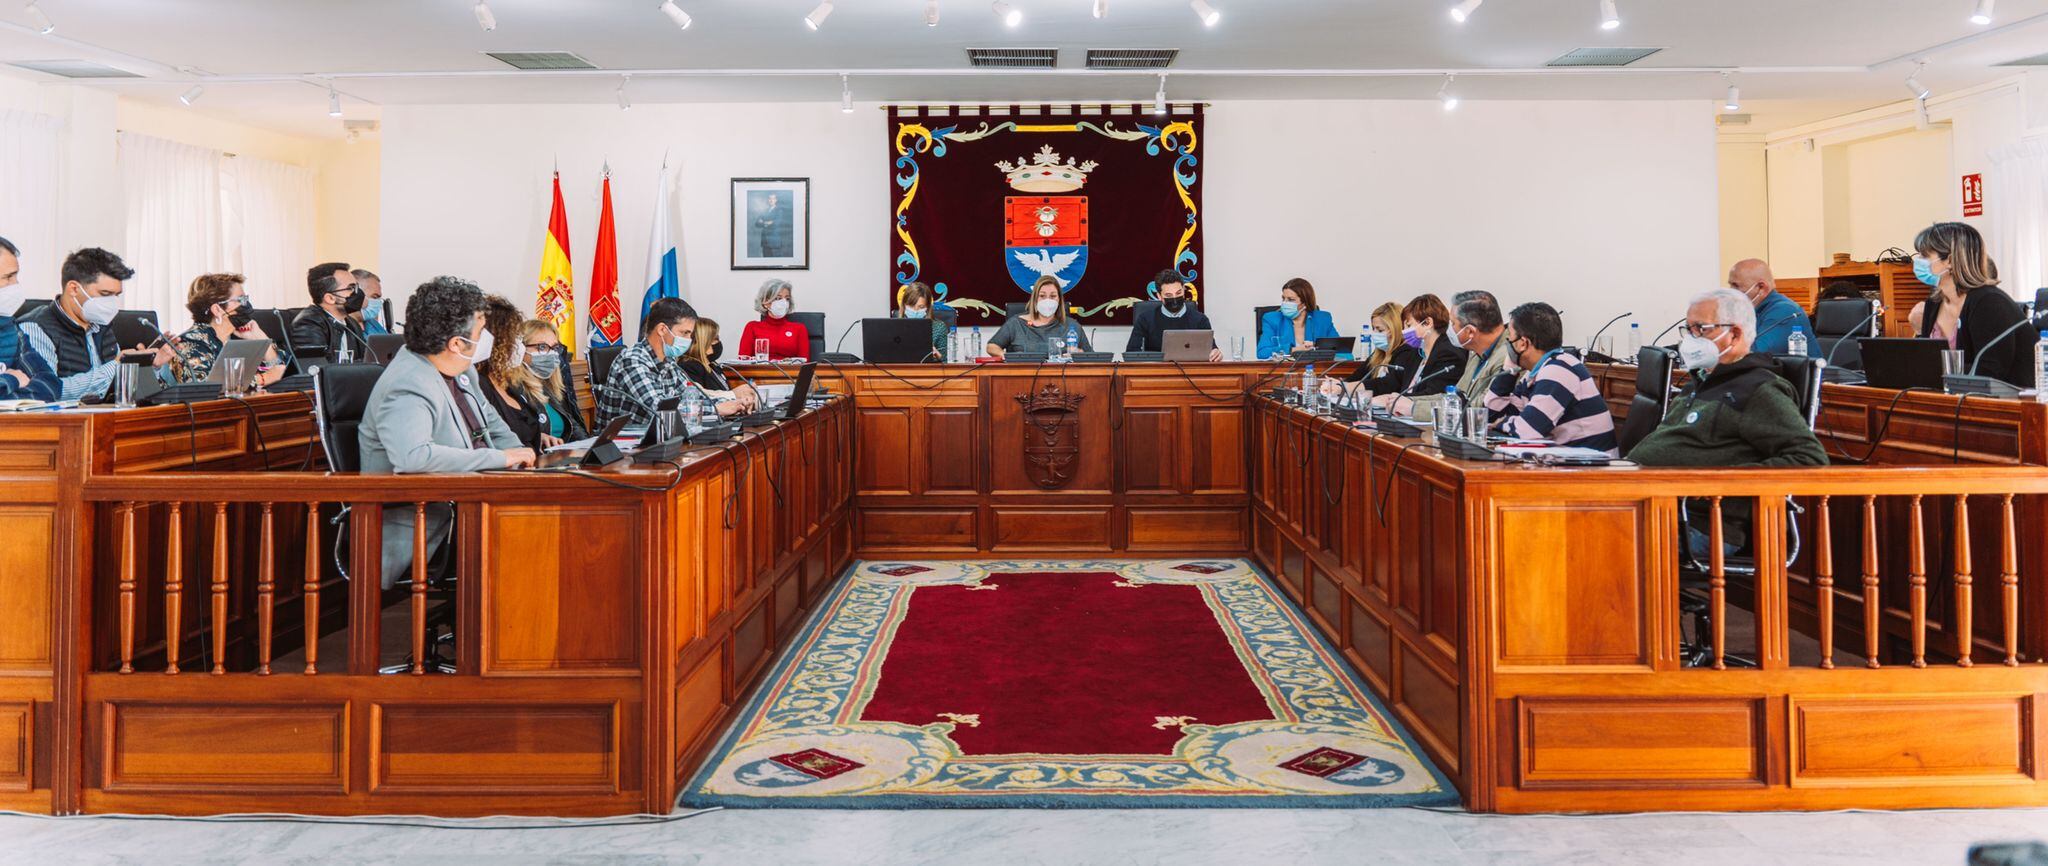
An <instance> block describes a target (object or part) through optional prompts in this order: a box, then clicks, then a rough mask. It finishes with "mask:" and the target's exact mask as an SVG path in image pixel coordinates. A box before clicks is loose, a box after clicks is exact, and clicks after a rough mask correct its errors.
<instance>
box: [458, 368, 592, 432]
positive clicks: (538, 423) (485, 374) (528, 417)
mask: <svg viewBox="0 0 2048 866" xmlns="http://www.w3.org/2000/svg"><path fill="white" fill-rule="evenodd" d="M476 386H477V390H480V391H482V392H484V402H486V403H489V404H490V406H491V410H492V411H494V412H497V413H498V417H499V418H501V419H503V420H504V422H505V426H506V427H509V428H511V430H512V435H514V436H517V437H519V444H521V445H524V446H526V447H528V448H531V449H533V450H535V451H539V450H541V447H540V434H542V433H546V432H547V430H548V419H547V414H546V413H545V412H543V411H542V410H541V408H540V407H539V406H535V405H533V404H531V403H528V402H526V398H525V396H523V395H521V394H520V393H519V392H517V391H514V392H512V399H511V400H510V401H509V402H508V401H507V400H506V399H505V398H504V397H502V396H500V395H499V394H498V386H497V385H494V384H491V365H490V364H489V363H483V364H478V365H477V367H476ZM563 438H565V439H567V438H580V437H563Z"/></svg>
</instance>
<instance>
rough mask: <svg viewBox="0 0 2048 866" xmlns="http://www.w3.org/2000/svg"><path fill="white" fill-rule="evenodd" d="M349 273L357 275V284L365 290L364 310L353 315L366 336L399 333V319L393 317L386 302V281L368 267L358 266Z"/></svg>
mask: <svg viewBox="0 0 2048 866" xmlns="http://www.w3.org/2000/svg"><path fill="white" fill-rule="evenodd" d="M349 273H350V274H352V275H354V276H355V278H356V285H357V286H360V287H362V290H363V310H362V312H360V313H357V314H355V315H354V316H353V317H352V318H354V319H355V320H356V325H357V327H359V328H361V329H362V331H363V334H364V335H366V336H367V335H370V334H396V333H398V320H397V319H395V318H393V317H392V315H391V309H390V307H388V306H386V305H385V303H384V281H383V280H382V279H380V278H378V276H377V275H376V274H375V273H374V272H372V271H370V270H368V269H366V268H357V269H355V270H353V271H349Z"/></svg>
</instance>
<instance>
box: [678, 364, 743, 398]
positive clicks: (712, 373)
mask: <svg viewBox="0 0 2048 866" xmlns="http://www.w3.org/2000/svg"><path fill="white" fill-rule="evenodd" d="M682 367H683V375H685V376H688V377H690V381H692V382H695V383H697V387H699V388H702V389H704V390H706V391H730V390H732V389H733V388H734V387H736V386H738V385H742V384H745V382H746V380H744V379H741V378H739V377H738V376H728V375H726V374H725V372H724V371H722V370H719V369H717V367H718V365H716V364H713V365H711V366H710V367H706V366H704V365H703V364H700V363H698V362H697V359H695V358H690V359H687V360H685V361H683V363H682Z"/></svg>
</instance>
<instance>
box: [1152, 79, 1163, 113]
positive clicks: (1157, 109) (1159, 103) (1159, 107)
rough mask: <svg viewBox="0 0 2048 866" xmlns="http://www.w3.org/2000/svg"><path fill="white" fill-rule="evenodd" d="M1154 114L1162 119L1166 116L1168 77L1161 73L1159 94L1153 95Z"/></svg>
mask: <svg viewBox="0 0 2048 866" xmlns="http://www.w3.org/2000/svg"><path fill="white" fill-rule="evenodd" d="M1152 113H1153V114H1155V115H1158V116H1160V117H1165V116H1166V75H1165V74H1164V73H1161V74H1160V76H1159V92H1158V93H1155V94H1152Z"/></svg>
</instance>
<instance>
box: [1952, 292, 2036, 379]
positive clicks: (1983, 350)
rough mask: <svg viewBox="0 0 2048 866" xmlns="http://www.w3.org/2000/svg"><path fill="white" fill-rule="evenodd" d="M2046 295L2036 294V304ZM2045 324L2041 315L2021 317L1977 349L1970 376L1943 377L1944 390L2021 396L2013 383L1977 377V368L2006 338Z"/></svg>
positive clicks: (1971, 362) (1954, 375) (1971, 363)
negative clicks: (2022, 330) (2022, 329)
mask: <svg viewBox="0 0 2048 866" xmlns="http://www.w3.org/2000/svg"><path fill="white" fill-rule="evenodd" d="M2044 294H2048V289H2041V290H2039V291H2037V292H2035V295H2034V296H2035V298H2036V299H2037V300H2036V301H2035V303H2039V302H2040V301H2039V299H2041V298H2042V297H2043V296H2044ZM2043 324H2048V321H2043V319H2042V317H2041V316H2040V315H2039V314H2036V315H2029V316H2021V317H2020V320H2019V321H2017V322H2014V323H2012V327H2010V328H2007V329H2005V330H2003V331H2000V332H1999V333H1998V336H1996V337H1992V338H1991V339H1989V340H1987V341H1985V342H1984V343H1983V345H1980V346H1978V347H1977V357H1976V358H1974V359H1972V360H1971V361H1970V372H1969V373H1968V374H1965V375H1960V376H1959V375H1956V374H1954V373H1951V374H1949V375H1946V376H1943V377H1941V387H1942V390H1944V391H1947V392H1948V393H1951V394H1988V395H1990V396H1993V397H2016V396H2019V393H2020V389H2019V388H2016V387H2014V386H2013V385H2012V383H2010V382H2007V381H2005V380H2003V379H1994V378H1991V377H1990V376H1979V375H1977V368H1978V367H1979V366H1982V365H1983V363H1984V356H1985V355H1986V354H1988V353H1989V352H1990V351H1991V350H1992V348H1994V347H1996V346H1997V345H1998V344H2000V343H2003V342H2005V338H2007V337H2010V336H2012V335H2013V334H2014V333H2016V332H2018V331H2019V329H2021V328H2029V329H2037V328H2040V327H2041V326H2042V325H2043Z"/></svg>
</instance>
